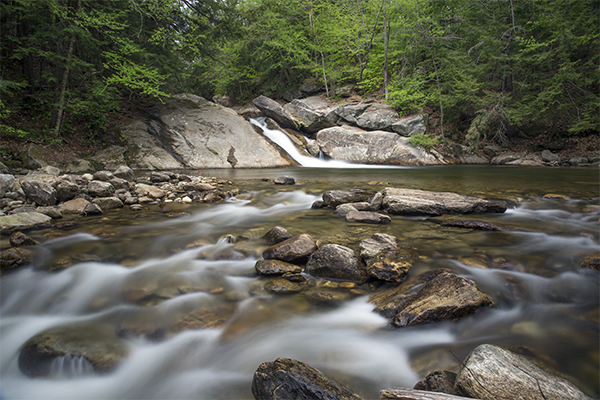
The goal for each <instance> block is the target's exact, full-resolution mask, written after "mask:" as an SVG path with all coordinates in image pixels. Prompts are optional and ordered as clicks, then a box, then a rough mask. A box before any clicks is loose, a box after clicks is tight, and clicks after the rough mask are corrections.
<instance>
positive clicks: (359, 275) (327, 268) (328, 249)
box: [306, 244, 368, 282]
mask: <svg viewBox="0 0 600 400" xmlns="http://www.w3.org/2000/svg"><path fill="white" fill-rule="evenodd" d="M306 272H307V273H309V274H311V275H312V276H318V277H323V278H333V279H342V280H347V281H356V282H366V281H367V279H368V275H367V271H366V269H365V266H364V265H363V264H362V263H361V262H360V261H359V259H358V257H357V256H356V253H355V252H354V250H352V249H350V248H348V247H344V246H340V245H339V244H326V245H324V246H323V247H321V248H320V249H318V250H317V251H315V252H314V253H313V254H312V255H311V256H310V258H309V260H308V262H307V263H306Z"/></svg>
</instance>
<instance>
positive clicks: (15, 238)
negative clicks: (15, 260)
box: [8, 232, 40, 247]
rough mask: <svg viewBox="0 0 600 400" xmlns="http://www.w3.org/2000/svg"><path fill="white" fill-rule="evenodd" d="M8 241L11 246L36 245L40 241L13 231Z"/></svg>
mask: <svg viewBox="0 0 600 400" xmlns="http://www.w3.org/2000/svg"><path fill="white" fill-rule="evenodd" d="M8 241H9V243H10V245H11V246H12V247H23V246H37V245H38V244H40V242H38V241H37V240H35V239H32V238H30V237H29V236H27V235H26V234H24V233H23V232H15V233H13V234H12V235H10V238H9V239H8Z"/></svg>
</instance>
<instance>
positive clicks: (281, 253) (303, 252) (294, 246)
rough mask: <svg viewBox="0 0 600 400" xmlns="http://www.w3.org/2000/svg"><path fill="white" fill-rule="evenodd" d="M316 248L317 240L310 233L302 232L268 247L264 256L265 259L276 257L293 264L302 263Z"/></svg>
mask: <svg viewBox="0 0 600 400" xmlns="http://www.w3.org/2000/svg"><path fill="white" fill-rule="evenodd" d="M316 250H317V244H316V243H315V240H314V239H313V238H312V237H311V236H310V235H307V234H302V235H299V236H293V237H291V238H289V239H286V240H284V241H283V242H279V243H277V244H274V245H273V246H270V247H267V248H266V249H265V250H264V251H263V254H262V256H263V258H264V259H265V260H273V259H274V260H281V261H285V262H288V263H292V264H302V263H305V262H306V260H308V257H309V256H310V255H311V254H312V253H314V252H315V251H316Z"/></svg>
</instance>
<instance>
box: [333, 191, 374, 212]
mask: <svg viewBox="0 0 600 400" xmlns="http://www.w3.org/2000/svg"><path fill="white" fill-rule="evenodd" d="M373 195H374V193H373V192H370V191H367V190H362V189H358V188H357V189H354V190H329V191H327V192H325V193H323V201H324V202H325V204H327V205H328V206H330V207H337V206H339V205H340V204H344V203H359V202H363V201H369V200H371V198H372V197H373Z"/></svg>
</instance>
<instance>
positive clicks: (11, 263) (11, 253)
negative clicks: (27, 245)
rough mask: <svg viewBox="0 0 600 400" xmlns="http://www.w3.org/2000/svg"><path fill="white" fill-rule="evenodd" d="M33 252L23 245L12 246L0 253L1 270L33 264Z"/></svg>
mask: <svg viewBox="0 0 600 400" xmlns="http://www.w3.org/2000/svg"><path fill="white" fill-rule="evenodd" d="M31 261H33V253H32V252H31V250H28V249H24V248H21V247H11V248H10V249H7V250H4V251H3V252H1V253H0V271H2V272H6V271H9V270H11V269H15V268H18V267H21V266H23V265H27V264H31Z"/></svg>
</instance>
